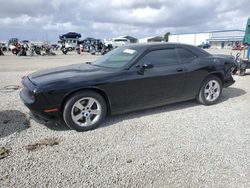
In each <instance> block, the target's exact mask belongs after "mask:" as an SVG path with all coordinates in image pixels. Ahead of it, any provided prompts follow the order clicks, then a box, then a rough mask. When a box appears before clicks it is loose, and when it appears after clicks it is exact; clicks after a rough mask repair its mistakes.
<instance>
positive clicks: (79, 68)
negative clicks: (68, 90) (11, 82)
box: [28, 63, 112, 86]
mask: <svg viewBox="0 0 250 188" xmlns="http://www.w3.org/2000/svg"><path fill="white" fill-rule="evenodd" d="M111 72H112V70H110V69H106V68H102V67H97V66H93V65H89V64H84V63H83V64H73V65H68V66H63V67H58V68H52V69H46V70H42V71H37V72H34V73H32V74H30V75H29V76H28V78H29V79H30V81H31V82H32V83H33V84H35V85H37V86H40V85H50V84H55V83H59V82H60V84H61V85H65V84H67V83H68V84H70V82H76V81H83V80H84V81H90V80H93V79H98V78H100V77H102V76H103V75H105V74H110V73H111ZM62 83H65V84H62Z"/></svg>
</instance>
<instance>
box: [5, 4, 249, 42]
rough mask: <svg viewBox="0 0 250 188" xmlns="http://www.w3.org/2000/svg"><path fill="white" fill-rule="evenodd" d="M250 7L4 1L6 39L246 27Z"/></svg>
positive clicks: (156, 33) (144, 34)
mask: <svg viewBox="0 0 250 188" xmlns="http://www.w3.org/2000/svg"><path fill="white" fill-rule="evenodd" d="M249 10H250V2H249V0H175V1H174V0H144V1H141V0H33V1H32V0H7V1H6V0H0V40H8V39H9V38H13V37H15V38H19V39H21V40H24V39H27V40H46V39H48V40H51V41H56V40H59V38H58V37H59V35H61V34H65V33H67V32H78V33H81V35H82V38H85V37H94V38H102V39H103V38H113V37H118V36H122V35H130V36H134V37H137V38H143V37H148V36H155V35H164V33H166V32H168V31H169V32H171V33H191V32H205V31H212V30H225V29H245V25H246V22H247V19H248V17H249V16H250V12H249Z"/></svg>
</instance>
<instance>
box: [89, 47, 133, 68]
mask: <svg viewBox="0 0 250 188" xmlns="http://www.w3.org/2000/svg"><path fill="white" fill-rule="evenodd" d="M137 54H138V52H137V51H136V50H134V49H129V48H116V49H114V50H112V51H110V52H109V53H107V54H106V55H104V56H102V57H101V58H99V59H97V60H96V61H95V62H94V63H93V65H96V66H100V67H107V68H122V67H124V66H125V65H126V64H128V63H129V62H130V61H131V60H132V59H133V58H134V57H135V56H136V55H137Z"/></svg>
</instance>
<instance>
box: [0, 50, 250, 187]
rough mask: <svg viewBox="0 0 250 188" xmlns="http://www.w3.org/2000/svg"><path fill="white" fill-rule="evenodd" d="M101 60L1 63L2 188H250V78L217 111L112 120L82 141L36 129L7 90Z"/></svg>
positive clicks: (188, 107) (186, 107)
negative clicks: (38, 74) (35, 76)
mask: <svg viewBox="0 0 250 188" xmlns="http://www.w3.org/2000/svg"><path fill="white" fill-rule="evenodd" d="M210 51H211V52H212V53H223V54H230V51H226V50H225V51H222V50H210ZM234 53H235V52H234ZM95 58H98V56H91V55H87V54H85V55H83V56H79V55H77V54H75V53H71V54H69V55H67V56H64V55H58V56H55V57H16V56H13V55H11V54H7V55H6V56H4V57H2V56H1V57H0V185H1V187H250V105H249V103H250V94H249V93H250V75H246V76H244V77H239V76H234V79H235V80H236V83H235V84H234V85H233V86H231V87H229V88H227V89H224V90H223V95H222V97H221V99H220V101H219V103H218V104H217V105H214V106H203V105H200V104H198V103H196V102H195V101H187V102H184V103H178V104H172V105H167V106H163V107H160V108H154V109H149V110H144V111H140V112H134V113H129V114H124V115H119V116H115V117H109V118H108V119H107V120H106V122H105V123H104V124H103V125H102V126H101V127H100V128H98V129H96V130H93V131H89V132H83V133H78V132H75V131H72V130H69V129H68V128H67V127H64V126H62V125H57V126H45V125H41V124H39V123H36V122H35V121H34V120H32V119H30V118H29V115H28V109H27V108H26V107H25V106H24V105H23V104H22V102H21V100H20V99H19V96H18V94H19V91H20V90H19V89H17V90H14V91H12V90H9V91H6V90H3V87H4V86H7V85H19V84H20V78H21V77H22V76H23V75H26V74H28V73H30V72H32V71H35V70H38V69H43V68H48V67H55V66H61V65H67V64H73V63H80V62H85V61H92V60H93V59H95Z"/></svg>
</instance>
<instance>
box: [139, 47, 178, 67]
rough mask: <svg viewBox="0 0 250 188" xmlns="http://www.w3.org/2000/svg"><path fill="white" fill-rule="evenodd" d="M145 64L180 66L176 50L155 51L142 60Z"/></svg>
mask: <svg viewBox="0 0 250 188" xmlns="http://www.w3.org/2000/svg"><path fill="white" fill-rule="evenodd" d="M142 61H143V63H151V64H153V65H156V66H165V65H174V64H179V63H180V62H179V59H178V56H177V53H176V51H175V49H164V50H155V51H151V52H149V53H148V54H146V55H145V56H144V57H143V58H142Z"/></svg>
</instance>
